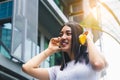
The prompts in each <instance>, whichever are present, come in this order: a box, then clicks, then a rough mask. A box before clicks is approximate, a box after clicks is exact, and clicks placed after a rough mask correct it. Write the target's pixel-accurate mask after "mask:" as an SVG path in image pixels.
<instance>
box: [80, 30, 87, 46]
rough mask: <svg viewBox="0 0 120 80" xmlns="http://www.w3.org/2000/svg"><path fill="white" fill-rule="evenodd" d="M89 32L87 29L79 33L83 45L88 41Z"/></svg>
mask: <svg viewBox="0 0 120 80" xmlns="http://www.w3.org/2000/svg"><path fill="white" fill-rule="evenodd" d="M87 34H88V31H86V32H84V33H83V34H81V35H79V42H80V44H81V45H84V44H85V43H86V36H87Z"/></svg>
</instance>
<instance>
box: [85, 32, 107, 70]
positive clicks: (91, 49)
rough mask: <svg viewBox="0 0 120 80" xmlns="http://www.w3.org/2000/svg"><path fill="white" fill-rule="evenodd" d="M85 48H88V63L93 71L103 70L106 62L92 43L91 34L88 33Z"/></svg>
mask: <svg viewBox="0 0 120 80" xmlns="http://www.w3.org/2000/svg"><path fill="white" fill-rule="evenodd" d="M87 46H88V54H89V61H90V63H91V64H92V67H93V69H95V70H102V69H103V68H105V67H106V65H107V63H106V60H105V58H104V57H103V56H102V55H101V53H100V52H99V51H98V50H97V47H96V45H95V44H94V42H93V36H92V33H91V32H89V33H88V35H87Z"/></svg>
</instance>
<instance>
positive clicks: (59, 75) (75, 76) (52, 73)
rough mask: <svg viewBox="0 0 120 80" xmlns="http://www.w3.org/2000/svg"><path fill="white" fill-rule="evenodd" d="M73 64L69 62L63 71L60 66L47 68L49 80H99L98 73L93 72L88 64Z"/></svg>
mask: <svg viewBox="0 0 120 80" xmlns="http://www.w3.org/2000/svg"><path fill="white" fill-rule="evenodd" d="M74 62H75V61H74V60H73V61H71V62H69V63H68V64H67V67H66V68H64V69H63V71H61V70H60V66H54V67H51V68H48V72H49V77H50V80H99V74H100V72H98V71H95V70H93V69H92V67H91V65H90V64H85V63H80V62H77V63H76V64H75V63H74Z"/></svg>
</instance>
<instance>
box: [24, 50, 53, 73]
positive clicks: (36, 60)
mask: <svg viewBox="0 0 120 80" xmlns="http://www.w3.org/2000/svg"><path fill="white" fill-rule="evenodd" d="M51 53H52V52H51V51H50V50H49V49H46V50H44V51H42V52H41V53H40V54H38V55H36V56H34V57H33V58H32V59H30V60H29V61H28V62H27V63H25V64H23V66H22V69H23V70H24V71H26V70H30V69H32V68H38V67H39V65H40V64H41V63H42V62H43V61H44V60H45V59H46V58H47V57H48V56H50V55H51Z"/></svg>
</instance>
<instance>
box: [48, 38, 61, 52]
mask: <svg viewBox="0 0 120 80" xmlns="http://www.w3.org/2000/svg"><path fill="white" fill-rule="evenodd" d="M48 49H49V50H51V51H52V54H53V53H56V52H59V51H60V50H61V48H60V38H59V37H55V38H51V40H50V42H49V45H48Z"/></svg>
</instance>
